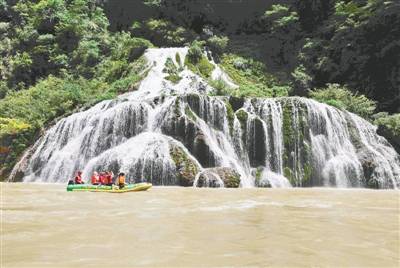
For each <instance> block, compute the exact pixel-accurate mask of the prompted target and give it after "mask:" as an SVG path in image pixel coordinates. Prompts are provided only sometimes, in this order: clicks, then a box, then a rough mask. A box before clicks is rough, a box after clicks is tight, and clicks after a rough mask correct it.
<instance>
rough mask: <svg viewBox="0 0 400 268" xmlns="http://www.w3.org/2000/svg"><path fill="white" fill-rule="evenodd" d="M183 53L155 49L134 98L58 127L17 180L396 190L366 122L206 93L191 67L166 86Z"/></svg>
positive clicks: (393, 163) (394, 175)
mask: <svg viewBox="0 0 400 268" xmlns="http://www.w3.org/2000/svg"><path fill="white" fill-rule="evenodd" d="M186 52H187V50H186V49H184V48H182V49H151V50H149V51H148V52H147V53H146V56H147V59H148V61H149V73H148V76H147V78H146V79H145V80H144V81H142V84H141V86H140V88H139V90H138V91H136V92H132V93H128V94H126V95H124V96H121V97H120V98H118V99H116V100H112V101H103V102H101V103H99V104H97V105H96V106H94V107H93V108H91V109H89V110H87V111H84V112H81V113H77V114H73V115H71V116H69V117H67V118H64V119H62V120H61V121H59V122H58V123H57V124H56V125H55V126H54V127H53V128H51V129H50V130H49V131H48V132H47V133H46V134H45V136H44V137H43V138H42V139H41V140H40V141H38V143H37V144H36V146H37V147H36V149H35V151H34V153H33V154H32V156H31V157H30V158H29V163H28V164H26V162H25V168H24V169H23V170H19V173H18V174H21V173H20V172H21V171H23V172H24V173H25V177H24V181H46V182H66V181H67V180H68V179H69V178H70V177H71V176H72V175H73V173H74V171H76V170H83V174H84V177H85V178H86V179H88V178H89V177H90V174H91V173H92V172H93V171H95V170H113V172H114V173H117V172H119V171H124V172H126V173H127V174H128V180H129V181H130V182H139V181H148V182H151V183H153V184H155V185H181V186H193V185H194V184H195V186H211V187H221V186H225V187H236V186H239V185H240V186H242V187H252V186H259V187H290V186H294V187H307V186H338V187H372V188H397V187H399V186H400V164H399V163H400V157H399V155H398V154H397V153H396V152H395V150H394V149H393V148H392V147H391V146H390V144H389V143H388V142H387V141H386V140H385V139H384V138H382V137H380V136H378V135H377V134H376V128H375V127H374V126H373V125H371V124H369V123H368V122H367V121H365V120H363V119H361V118H360V117H358V116H356V115H354V114H350V113H348V112H344V111H340V110H338V109H336V108H333V107H330V106H327V105H325V104H321V103H317V102H315V101H312V100H309V99H305V98H274V99H259V98H255V99H236V98H230V97H213V96H209V95H208V94H207V93H209V92H210V91H211V90H212V88H211V87H210V86H209V85H208V84H207V81H205V80H203V79H202V78H200V77H199V76H197V75H196V74H194V73H192V72H190V71H189V70H188V69H186V68H183V69H182V70H181V72H180V76H181V80H180V81H179V82H177V83H173V82H171V81H168V80H166V79H165V75H166V74H165V73H163V71H162V70H163V68H164V64H165V62H166V61H167V59H168V58H170V59H175V58H176V57H175V55H176V54H179V55H180V58H185V56H186ZM176 64H179V63H176ZM215 73H217V74H221V70H220V69H218V68H217V69H216V72H215ZM215 73H214V74H215ZM224 77H225V78H224V79H229V78H226V76H224ZM228 82H230V81H228ZM16 170H18V166H17V167H16ZM14 173H15V172H14Z"/></svg>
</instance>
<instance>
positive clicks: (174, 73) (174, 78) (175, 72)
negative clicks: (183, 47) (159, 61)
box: [163, 54, 182, 84]
mask: <svg viewBox="0 0 400 268" xmlns="http://www.w3.org/2000/svg"><path fill="white" fill-rule="evenodd" d="M177 55H178V57H179V54H177ZM178 64H179V63H178ZM164 66H165V68H164V70H163V72H164V73H167V74H168V76H167V77H165V79H167V80H169V81H171V82H172V83H174V84H177V83H179V81H181V79H182V77H180V76H179V73H180V72H181V71H182V67H178V66H176V65H175V63H174V61H173V60H172V59H171V58H167V60H166V62H165V65H164Z"/></svg>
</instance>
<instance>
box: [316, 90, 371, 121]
mask: <svg viewBox="0 0 400 268" xmlns="http://www.w3.org/2000/svg"><path fill="white" fill-rule="evenodd" d="M310 97H311V98H313V99H315V100H317V101H319V102H323V103H326V104H329V105H332V106H335V107H337V108H339V109H346V110H348V111H349V112H352V113H355V114H358V115H360V116H361V117H364V118H369V117H370V116H371V115H372V113H373V112H374V111H375V109H376V104H375V102H374V101H372V100H370V99H368V98H367V97H365V96H364V95H358V94H353V93H352V92H351V91H350V90H349V89H348V88H347V87H345V86H340V85H339V84H328V85H327V87H326V88H323V89H318V90H315V91H310Z"/></svg>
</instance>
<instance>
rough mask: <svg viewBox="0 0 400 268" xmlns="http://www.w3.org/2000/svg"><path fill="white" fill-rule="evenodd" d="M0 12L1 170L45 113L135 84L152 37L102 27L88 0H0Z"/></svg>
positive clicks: (59, 112)
mask: <svg viewBox="0 0 400 268" xmlns="http://www.w3.org/2000/svg"><path fill="white" fill-rule="evenodd" d="M11 10H12V12H11ZM0 14H1V16H0V55H1V60H0V76H1V77H2V81H1V82H0V97H1V99H0V116H1V124H0V138H1V144H0V146H1V147H2V150H1V151H2V152H7V153H5V154H4V153H1V156H0V161H1V166H2V169H1V171H0V177H2V176H6V174H7V173H8V172H9V171H10V169H11V168H12V166H13V165H14V164H15V162H16V161H17V158H18V157H19V156H20V154H21V152H23V150H24V149H26V148H27V147H28V146H30V145H31V144H32V143H33V141H34V139H35V137H37V135H38V133H40V131H41V130H42V129H43V128H44V127H46V126H47V125H48V124H49V123H50V122H51V121H52V120H54V119H56V118H58V117H61V116H65V115H68V114H70V113H72V112H74V111H76V110H77V109H78V108H82V107H90V106H92V105H94V104H95V103H97V102H99V101H101V100H104V99H112V98H115V97H116V96H117V95H118V94H121V93H124V92H126V91H130V90H135V88H136V86H137V83H138V82H139V81H140V80H141V79H142V77H143V76H144V75H145V71H146V62H145V60H144V58H143V57H141V55H142V54H143V52H144V51H145V49H146V48H148V47H151V46H152V44H151V43H150V42H149V41H147V40H144V39H141V38H136V37H134V36H132V35H131V34H130V33H128V32H116V33H112V32H110V31H108V29H107V28H108V27H109V22H108V19H107V18H106V16H105V15H104V13H103V10H102V9H101V8H100V7H98V6H96V5H95V3H94V1H92V0H73V1H59V0H52V1H48V0H40V1H17V2H16V3H15V4H12V3H11V1H0Z"/></svg>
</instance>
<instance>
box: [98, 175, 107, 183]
mask: <svg viewBox="0 0 400 268" xmlns="http://www.w3.org/2000/svg"><path fill="white" fill-rule="evenodd" d="M100 183H101V184H107V182H106V176H105V175H104V174H100Z"/></svg>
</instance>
